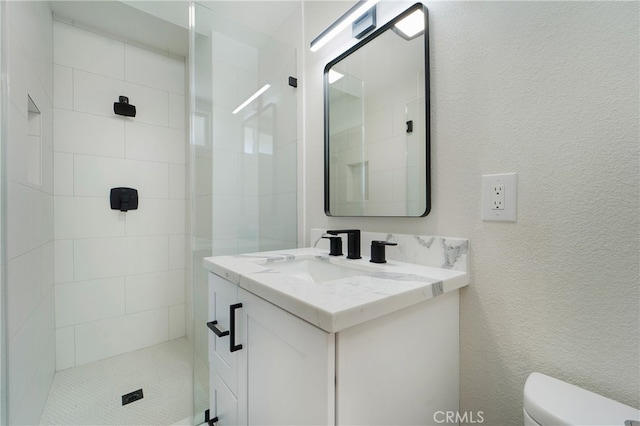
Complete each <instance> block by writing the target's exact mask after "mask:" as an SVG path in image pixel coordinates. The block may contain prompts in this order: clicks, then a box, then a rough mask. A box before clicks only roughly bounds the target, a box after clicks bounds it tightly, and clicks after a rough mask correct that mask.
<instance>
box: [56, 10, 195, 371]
mask: <svg viewBox="0 0 640 426" xmlns="http://www.w3.org/2000/svg"><path fill="white" fill-rule="evenodd" d="M53 33H54V58H53V62H54V151H55V152H54V173H55V188H54V195H55V197H54V212H55V213H54V234H55V309H56V318H55V325H56V349H57V358H56V367H57V369H58V370H60V369H65V368H69V367H73V366H76V365H81V364H85V363H88V362H92V361H96V360H99V359H103V358H108V357H111V356H114V355H118V354H121V353H124V352H128V351H131V350H136V349H139V348H142V347H146V346H151V345H154V344H157V343H160V342H164V341H167V340H170V339H175V338H179V337H182V336H184V335H185V247H186V246H185V241H186V235H185V234H186V231H185V229H186V227H185V220H186V218H185V216H186V215H185V211H186V189H185V176H186V173H185V160H186V149H187V146H186V131H185V124H186V123H185V63H184V59H176V58H173V57H169V56H166V55H162V54H159V53H156V52H152V51H149V50H145V49H142V48H140V47H137V46H133V45H131V44H128V43H124V42H122V41H119V40H114V39H112V38H107V37H105V36H102V35H99V34H96V33H92V32H89V31H86V30H83V29H79V28H76V27H73V26H71V25H68V24H66V23H62V22H57V21H54V30H53ZM120 95H123V96H127V97H129V101H130V103H131V104H133V105H135V106H136V109H137V116H136V117H135V118H129V117H122V116H116V115H115V114H114V113H113V102H115V101H117V99H118V96H120ZM119 186H126V187H132V188H136V189H137V190H138V192H139V208H138V210H133V211H129V212H127V213H122V212H119V211H117V210H111V209H110V205H109V191H110V188H112V187H119Z"/></svg>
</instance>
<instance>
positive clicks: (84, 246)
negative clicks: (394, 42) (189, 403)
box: [1, 2, 299, 424]
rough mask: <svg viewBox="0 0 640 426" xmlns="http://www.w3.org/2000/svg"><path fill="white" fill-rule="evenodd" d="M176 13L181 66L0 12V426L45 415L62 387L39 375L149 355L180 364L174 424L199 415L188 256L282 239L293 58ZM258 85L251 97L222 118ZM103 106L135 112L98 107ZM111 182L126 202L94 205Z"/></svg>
mask: <svg viewBox="0 0 640 426" xmlns="http://www.w3.org/2000/svg"><path fill="white" fill-rule="evenodd" d="M187 5H188V4H187V3H185V7H187ZM193 7H194V8H195V9H194V12H193V13H194V16H195V17H196V19H197V22H198V29H197V30H194V31H192V33H191V49H193V50H192V52H196V54H195V55H192V57H191V58H189V57H185V56H181V55H178V54H175V53H171V52H167V51H163V50H162V49H159V48H156V47H154V46H147V45H145V44H144V43H139V42H136V41H131V40H129V39H127V38H126V37H121V36H119V35H118V36H116V35H113V34H110V33H108V32H105V31H99V30H95V29H94V28H92V27H91V26H88V25H84V24H83V23H82V22H78V21H75V20H74V19H71V18H66V17H64V16H57V15H54V16H52V12H51V9H50V6H49V4H48V3H47V2H2V9H1V12H2V22H1V25H2V46H3V51H5V50H6V51H5V54H4V55H3V57H2V59H3V61H2V66H3V75H6V76H7V78H6V79H5V86H4V87H3V90H4V92H3V95H4V94H8V95H9V97H8V100H7V101H5V102H4V103H3V104H2V105H1V106H2V114H3V117H4V119H3V124H4V123H8V126H3V132H6V133H5V135H4V140H5V142H3V143H4V144H5V148H4V149H3V152H2V155H3V164H2V167H3V172H4V174H6V179H4V178H3V191H2V192H3V194H6V196H5V198H4V199H3V211H2V214H3V215H4V216H6V226H5V227H3V229H2V234H3V248H5V250H6V251H5V255H4V258H3V261H5V262H6V263H4V264H3V265H2V266H3V267H2V271H3V274H6V275H5V282H6V293H5V294H4V295H3V298H4V297H5V296H6V299H5V300H6V303H4V302H3V306H2V307H3V308H4V307H5V306H6V308H7V310H6V312H5V313H4V314H5V315H6V328H5V334H4V335H3V338H4V340H6V346H5V347H6V356H4V354H3V357H2V358H3V360H4V361H5V362H6V365H5V367H6V369H3V370H2V371H3V373H4V372H6V374H3V377H2V379H3V381H4V384H3V387H2V389H3V395H2V397H3V400H4V401H6V406H2V412H1V414H2V417H3V419H4V422H6V423H7V424H39V423H40V421H41V418H40V416H41V414H42V413H43V410H45V407H47V408H46V410H45V411H46V412H47V413H51V412H55V411H56V408H53V409H51V408H50V407H49V406H47V404H48V402H47V401H48V400H49V403H51V400H52V398H51V396H50V395H49V392H50V389H55V392H56V393H58V394H59V393H60V392H62V393H63V394H65V395H66V394H67V393H66V392H67V391H68V390H69V389H66V390H64V389H63V388H64V386H63V385H62V384H61V383H64V381H56V380H57V376H56V372H58V373H59V374H60V373H65V374H66V373H69V372H71V371H76V370H77V371H82V370H86V371H89V369H90V368H93V367H92V366H94V365H96V366H102V367H100V368H97V369H93V370H91V371H99V370H100V369H102V370H104V366H105V365H117V363H115V361H114V360H117V359H119V358H118V357H125V358H122V359H124V360H126V359H135V358H131V357H135V356H138V355H133V354H138V353H142V352H141V351H146V350H149V349H153V348H156V347H157V348H161V349H160V352H164V353H165V354H169V355H170V357H173V358H175V357H176V356H181V357H183V358H185V360H184V362H186V363H187V364H188V365H191V367H190V368H189V370H190V371H191V372H190V373H189V375H193V377H188V380H189V381H190V382H191V383H192V390H193V392H194V393H195V395H193V397H191V396H189V397H190V398H191V400H193V401H194V402H193V404H194V407H193V408H190V410H189V411H190V414H192V416H191V419H187V420H186V421H187V423H190V422H200V421H202V420H203V417H204V410H205V409H206V408H208V407H207V403H206V400H207V399H208V398H207V389H208V384H207V378H208V372H207V360H206V358H207V354H206V341H207V334H206V331H205V330H204V329H206V327H205V326H204V322H202V321H199V319H201V318H204V317H206V309H207V308H206V306H204V305H202V303H201V302H202V300H206V297H202V294H201V293H202V291H204V289H205V288H206V281H205V282H204V283H203V280H202V275H203V272H202V271H201V269H202V268H201V259H202V257H203V256H209V255H212V254H225V253H237V252H247V251H256V250H265V249H277V248H286V247H294V246H295V245H296V244H297V227H296V207H297V199H296V197H297V186H296V179H297V173H298V171H297V166H296V164H297V143H298V140H299V135H298V132H297V128H296V121H297V117H298V112H297V107H296V102H297V101H296V99H297V96H298V95H297V92H296V89H295V87H292V86H289V85H288V84H287V83H288V81H289V80H288V77H289V76H294V75H295V74H296V72H297V69H296V66H297V65H296V56H295V49H294V48H292V47H290V46H285V45H283V44H282V43H280V42H277V41H275V40H270V38H269V37H268V36H264V35H262V34H260V33H259V32H255V33H253V34H252V37H253V39H251V38H244V36H243V35H241V34H240V33H239V32H238V31H237V30H233V29H231V28H230V27H229V26H228V25H226V22H228V21H229V18H227V19H221V16H222V13H229V14H230V16H232V15H233V14H234V13H233V11H231V10H226V11H216V12H214V11H212V10H211V9H208V8H207V7H206V6H201V5H195V6H193ZM212 8H213V9H215V5H213V6H212ZM196 9H197V10H196ZM290 11H291V10H290V8H289V12H290ZM296 13H299V10H297V11H296ZM231 19H232V18H231ZM296 22H299V16H298V19H297V20H296ZM240 27H241V26H237V27H236V28H240ZM293 30H299V28H298V27H295V26H294V28H293ZM238 52H241V53H240V54H239V53H238ZM212 55H213V56H214V57H215V58H216V60H215V61H213V62H212ZM190 72H191V75H190ZM274 73H276V74H277V73H280V74H282V76H280V75H274ZM285 73H286V76H285V75H284V74H285ZM278 79H279V80H280V81H277V80H278ZM264 80H269V81H272V86H273V88H272V89H271V91H270V92H269V93H268V94H267V95H266V96H265V97H264V99H263V100H260V101H258V102H255V103H253V104H252V105H250V107H248V108H246V109H245V111H243V112H242V113H240V114H237V115H233V114H231V110H233V109H234V108H235V107H236V106H237V105H238V104H239V103H240V102H242V101H243V100H244V98H246V97H247V96H248V95H250V94H251V93H252V92H253V91H255V90H256V89H257V87H255V86H256V85H258V84H261V83H262V82H263V81H264ZM212 81H213V84H212ZM190 93H192V94H193V96H192V97H190ZM119 96H127V97H128V98H129V102H130V103H131V104H133V105H135V106H136V110H137V114H136V116H135V117H123V116H119V115H115V114H114V111H113V103H114V102H116V101H117V100H118V97H119ZM3 99H5V98H4V96H3ZM191 111H192V112H193V115H190V112H191ZM190 126H191V127H192V129H193V131H192V132H189V128H190ZM116 187H130V188H135V189H137V191H138V194H139V206H138V209H137V210H130V211H128V212H121V211H119V210H114V209H111V208H110V205H109V193H110V190H111V188H116ZM5 188H6V191H5V190H4V189H5ZM194 302H195V303H194ZM172 342H174V343H172ZM166 345H173V346H166ZM176 345H177V346H176ZM183 347H185V348H187V349H188V350H184V349H183ZM162 348H164V349H162ZM180 354H181V355H180ZM151 356H152V357H156V356H157V355H151ZM127 357H128V358H127ZM125 362H126V361H125ZM136 362H143V363H144V362H145V361H136ZM159 362H160V361H158V360H157V359H155V360H154V361H153V362H149V364H152V363H153V364H155V365H164V364H162V363H160V364H158V363H159ZM180 362H181V363H183V364H184V362H182V361H180ZM120 365H122V364H120ZM194 366H195V367H194ZM114 368H115V367H114ZM169 368H173V367H169ZM150 371H151V370H150ZM111 373H112V374H111V375H112V376H113V375H114V374H113V373H115V372H111ZM91 374H94V373H91ZM107 374H110V373H109V371H108V370H107ZM54 377H56V378H55V379H54ZM60 377H63V376H60ZM65 377H66V376H65ZM74 380H75V379H74ZM92 380H94V381H98V382H100V381H101V380H102V379H97V378H96V377H94V378H93V379H92ZM70 382H73V380H71V381H70ZM52 383H53V386H52ZM98 384H99V383H98ZM61 386H62V388H61ZM104 386H105V387H109V386H111V385H110V384H107V382H106V381H105V382H104ZM163 386H164V385H163ZM116 387H117V386H116ZM61 389H63V390H62V391H61ZM83 389H84V388H83ZM163 389H164V390H163V393H164V394H167V392H169V393H170V392H171V391H172V390H171V389H168V390H167V388H166V386H165V387H164V388H163ZM176 389H178V387H177V386H176ZM176 389H174V390H173V391H176ZM131 390H134V389H131ZM179 391H180V392H182V393H184V389H182V388H180V390H179ZM86 392H87V393H90V392H91V391H89V390H88V391H86ZM152 393H153V392H152V391H148V394H147V395H145V398H148V399H151V398H152V397H153V395H151V394H152ZM188 393H190V392H188ZM117 398H120V395H117ZM87 403H88V402H87ZM77 404H79V405H80V406H81V405H82V404H83V402H82V401H78V402H77ZM138 404H140V403H138ZM132 406H134V404H132ZM57 410H58V412H59V411H60V410H59V409H57ZM51 418H52V417H49V419H51ZM114 419H115V417H114ZM121 419H122V418H120V420H114V421H120V422H122V420H121ZM178 420H183V419H167V424H170V423H174V422H176V421H178ZM58 421H60V420H58ZM74 421H77V420H73V417H69V418H68V419H67V420H62V422H63V423H64V422H68V423H66V424H73V423H74ZM96 421H98V420H97V419H96ZM103 421H108V420H104V419H103ZM183 421H184V420H183ZM58 424H59V423H58Z"/></svg>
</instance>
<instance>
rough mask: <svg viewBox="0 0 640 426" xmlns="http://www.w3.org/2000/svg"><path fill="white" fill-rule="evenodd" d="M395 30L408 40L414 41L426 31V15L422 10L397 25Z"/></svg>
mask: <svg viewBox="0 0 640 426" xmlns="http://www.w3.org/2000/svg"><path fill="white" fill-rule="evenodd" d="M394 30H397V31H395V33H396V34H399V35H401V36H402V37H403V38H405V39H407V40H411V39H413V38H414V37H416V36H417V35H420V34H421V33H422V32H423V31H424V13H423V12H422V10H420V9H418V10H416V11H415V12H413V13H411V14H410V15H408V16H407V17H406V18H404V19H402V20H401V21H399V22H398V23H397V24H395V25H394ZM398 31H399V32H398Z"/></svg>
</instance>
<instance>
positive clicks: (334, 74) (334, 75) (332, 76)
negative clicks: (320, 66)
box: [327, 70, 344, 84]
mask: <svg viewBox="0 0 640 426" xmlns="http://www.w3.org/2000/svg"><path fill="white" fill-rule="evenodd" d="M342 77H344V74H341V73H339V72H338V71H334V70H329V75H328V77H327V78H328V79H329V84H333V83H335V82H336V81H338V80H340V79H341V78H342Z"/></svg>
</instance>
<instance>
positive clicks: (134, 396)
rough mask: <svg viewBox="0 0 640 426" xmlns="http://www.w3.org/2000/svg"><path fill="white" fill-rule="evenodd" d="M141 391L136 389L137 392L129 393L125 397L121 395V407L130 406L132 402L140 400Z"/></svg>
mask: <svg viewBox="0 0 640 426" xmlns="http://www.w3.org/2000/svg"><path fill="white" fill-rule="evenodd" d="M142 398H143V395H142V389H138V390H137V391H133V392H129V393H128V394H126V395H122V405H127V404H131V403H132V402H136V401H137V400H139V399H142Z"/></svg>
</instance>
